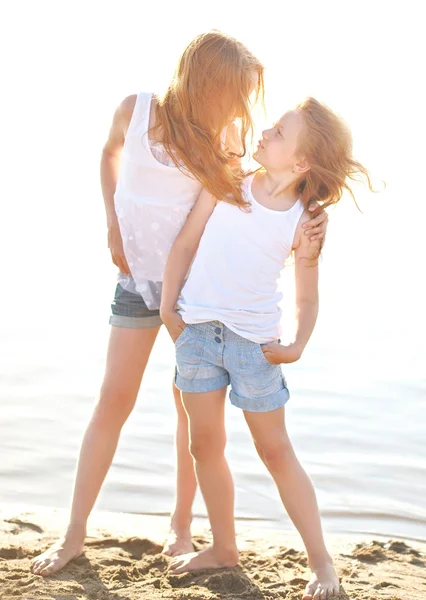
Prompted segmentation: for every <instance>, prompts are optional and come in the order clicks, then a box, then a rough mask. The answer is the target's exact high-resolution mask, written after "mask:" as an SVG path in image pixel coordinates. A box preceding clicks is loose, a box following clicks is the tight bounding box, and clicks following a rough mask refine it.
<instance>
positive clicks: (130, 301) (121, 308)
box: [109, 283, 162, 329]
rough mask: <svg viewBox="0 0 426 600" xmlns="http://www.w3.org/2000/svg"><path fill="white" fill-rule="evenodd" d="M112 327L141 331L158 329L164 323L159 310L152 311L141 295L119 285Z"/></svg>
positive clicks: (115, 295) (113, 310) (113, 306)
mask: <svg viewBox="0 0 426 600" xmlns="http://www.w3.org/2000/svg"><path fill="white" fill-rule="evenodd" d="M111 311H112V315H111V316H110V319H109V322H110V325H114V326H115V327H128V328H132V329H140V328H147V327H158V326H160V325H161V323H162V321H161V318H160V311H159V310H150V309H149V308H148V307H147V305H146V304H145V302H144V299H143V298H142V296H141V295H140V294H133V293H132V292H128V291H127V290H125V289H123V288H122V287H121V285H120V284H119V283H118V284H117V287H116V288H115V294H114V300H113V302H112V304H111Z"/></svg>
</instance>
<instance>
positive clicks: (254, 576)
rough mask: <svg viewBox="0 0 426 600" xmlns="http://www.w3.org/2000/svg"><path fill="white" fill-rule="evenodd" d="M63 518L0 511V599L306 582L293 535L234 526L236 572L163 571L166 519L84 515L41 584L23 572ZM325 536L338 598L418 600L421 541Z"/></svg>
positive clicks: (293, 591) (269, 590) (101, 599)
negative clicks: (85, 527)
mask: <svg viewBox="0 0 426 600" xmlns="http://www.w3.org/2000/svg"><path fill="white" fill-rule="evenodd" d="M65 522H66V512H65V511H59V510H58V511H56V510H50V509H38V510H37V511H36V512H29V511H25V510H22V509H18V508H16V507H14V508H8V509H6V510H2V511H1V512H0V598H1V600H15V599H18V598H19V599H22V600H86V599H87V600H145V599H146V600H160V599H161V600H231V599H232V600H275V599H278V598H286V599H287V600H296V598H301V596H302V592H303V589H304V587H305V585H306V583H307V581H308V577H309V571H308V569H307V562H306V557H305V554H304V552H303V549H302V545H301V543H300V540H299V538H298V536H297V535H296V534H293V533H292V532H279V531H275V530H260V529H257V528H249V527H248V526H247V525H246V524H244V525H241V524H240V525H239V526H238V535H239V546H240V549H241V559H240V565H239V566H238V567H236V568H233V569H222V570H220V571H203V572H200V573H197V574H183V575H172V574H170V573H169V572H168V566H169V563H170V559H169V558H167V557H165V556H163V555H161V548H162V542H163V540H164V538H165V535H166V532H167V526H168V519H167V518H166V517H149V516H139V515H128V514H115V513H95V514H94V515H93V517H92V519H91V522H90V527H89V532H88V534H89V535H88V540H87V544H86V552H85V554H84V555H83V556H81V557H80V558H78V559H76V560H74V561H72V562H71V563H70V564H69V565H68V566H67V567H65V568H64V569H63V571H61V572H60V573H58V574H56V575H54V576H52V577H50V578H47V579H43V578H41V577H39V576H36V575H33V574H32V573H31V572H30V570H29V567H30V561H31V559H32V558H33V557H34V556H36V555H37V554H39V553H40V552H41V551H43V550H44V549H46V548H47V547H48V545H49V544H50V543H51V542H52V541H54V540H55V539H56V537H57V535H58V532H59V531H61V528H62V527H63V526H64V524H65ZM209 539H210V536H209V532H208V530H207V529H206V524H205V523H203V522H199V523H195V527H194V545H195V548H196V549H201V548H203V547H204V546H206V544H208V542H209ZM327 540H328V543H329V547H330V549H331V551H332V554H333V557H334V560H335V563H336V566H337V569H338V572H339V575H340V577H341V594H340V596H339V598H340V600H343V599H346V598H351V599H354V600H376V599H377V600H379V599H385V600H414V599H415V600H423V599H425V598H426V546H425V545H423V544H420V543H417V542H408V541H406V542H405V541H402V540H386V539H377V540H373V539H368V538H367V537H366V536H364V537H362V536H360V535H357V536H349V535H348V536H344V535H333V536H327Z"/></svg>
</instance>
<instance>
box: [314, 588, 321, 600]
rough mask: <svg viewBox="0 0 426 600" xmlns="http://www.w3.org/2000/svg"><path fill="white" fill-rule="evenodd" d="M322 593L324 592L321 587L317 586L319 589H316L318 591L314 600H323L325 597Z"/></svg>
mask: <svg viewBox="0 0 426 600" xmlns="http://www.w3.org/2000/svg"><path fill="white" fill-rule="evenodd" d="M321 592H322V587H321V585H317V588H316V590H315V592H314V595H313V600H322V599H323V596H321Z"/></svg>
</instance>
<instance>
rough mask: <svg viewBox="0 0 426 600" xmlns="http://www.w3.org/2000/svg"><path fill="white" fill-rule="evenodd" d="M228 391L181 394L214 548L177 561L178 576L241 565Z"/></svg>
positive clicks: (175, 563)
mask: <svg viewBox="0 0 426 600" xmlns="http://www.w3.org/2000/svg"><path fill="white" fill-rule="evenodd" d="M225 395H226V388H222V389H221V390H217V391H214V392H208V393H203V394H189V393H185V392H184V393H182V397H183V403H184V406H185V409H186V411H187V413H188V417H189V423H190V436H191V454H192V456H193V457H194V461H195V469H196V473H197V479H198V483H199V485H200V489H201V491H202V493H203V497H204V501H205V503H206V506H207V512H208V515H209V519H210V525H211V528H212V533H213V545H212V546H211V547H210V548H207V549H206V550H203V551H202V552H198V553H196V552H194V553H191V554H185V555H183V556H179V557H178V558H175V560H174V561H173V562H172V565H171V570H172V571H173V572H175V573H183V572H185V571H195V570H199V569H211V568H221V567H231V566H235V565H236V564H237V563H238V550H237V547H236V543H235V527H234V484H233V482H232V477H231V473H230V471H229V467H228V463H227V462H226V458H225V445H226V434H225V424H224V412H225V411H224V408H225Z"/></svg>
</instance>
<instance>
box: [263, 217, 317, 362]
mask: <svg viewBox="0 0 426 600" xmlns="http://www.w3.org/2000/svg"><path fill="white" fill-rule="evenodd" d="M308 220H309V214H307V213H304V214H303V216H302V219H301V220H300V223H299V225H298V227H297V230H296V235H295V246H294V262H295V279H296V332H295V337H294V341H293V342H292V343H291V344H289V345H288V346H281V345H279V344H276V343H273V344H267V345H266V346H264V347H263V348H262V349H263V351H264V353H265V356H266V358H267V359H268V360H269V361H270V362H271V363H274V364H278V363H291V362H295V361H296V360H299V358H300V357H301V356H302V353H303V351H304V349H305V346H306V344H307V343H308V341H309V338H310V337H311V335H312V332H313V330H314V327H315V323H316V320H317V315H318V303H319V301H318V257H319V252H320V249H321V240H318V239H317V240H314V241H311V239H310V238H309V237H308V236H306V235H304V233H303V224H304V223H305V222H307V221H308Z"/></svg>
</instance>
